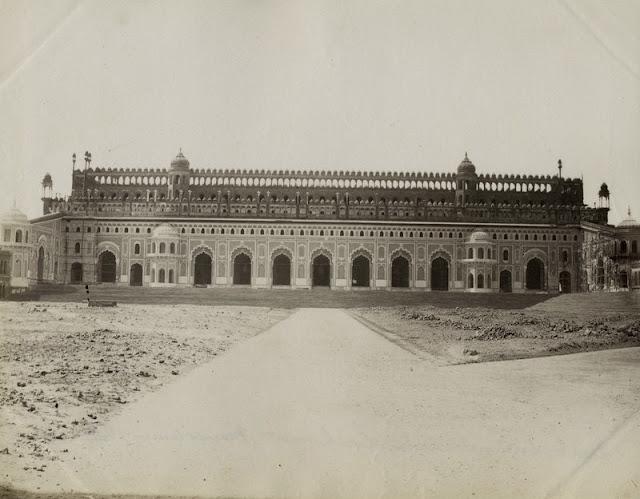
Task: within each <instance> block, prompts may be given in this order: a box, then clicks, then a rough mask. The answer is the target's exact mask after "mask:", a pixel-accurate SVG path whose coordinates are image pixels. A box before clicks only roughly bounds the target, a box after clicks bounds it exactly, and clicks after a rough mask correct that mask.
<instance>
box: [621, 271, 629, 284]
mask: <svg viewBox="0 0 640 499" xmlns="http://www.w3.org/2000/svg"><path fill="white" fill-rule="evenodd" d="M620 287H621V288H628V287H629V278H628V277H627V271H626V270H623V271H622V272H620Z"/></svg>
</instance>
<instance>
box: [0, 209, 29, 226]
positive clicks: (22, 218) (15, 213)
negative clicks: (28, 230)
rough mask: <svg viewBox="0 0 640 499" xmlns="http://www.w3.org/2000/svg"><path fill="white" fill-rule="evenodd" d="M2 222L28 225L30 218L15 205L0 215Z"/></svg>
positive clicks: (0, 221)
mask: <svg viewBox="0 0 640 499" xmlns="http://www.w3.org/2000/svg"><path fill="white" fill-rule="evenodd" d="M0 223H3V224H23V225H28V224H29V219H28V218H27V215H25V214H24V213H22V212H21V211H20V210H19V209H18V208H16V207H15V206H14V207H13V208H11V209H9V210H7V211H5V212H3V213H2V214H1V215H0Z"/></svg>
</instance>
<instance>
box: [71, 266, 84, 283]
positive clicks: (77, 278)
mask: <svg viewBox="0 0 640 499" xmlns="http://www.w3.org/2000/svg"><path fill="white" fill-rule="evenodd" d="M80 282H82V264H81V263H80V262H73V263H72V264H71V284H78V283H80Z"/></svg>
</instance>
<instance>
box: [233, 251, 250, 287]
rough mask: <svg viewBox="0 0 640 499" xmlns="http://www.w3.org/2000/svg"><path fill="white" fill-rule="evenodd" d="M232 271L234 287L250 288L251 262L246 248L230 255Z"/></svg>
mask: <svg viewBox="0 0 640 499" xmlns="http://www.w3.org/2000/svg"><path fill="white" fill-rule="evenodd" d="M231 266H232V269H233V274H232V275H233V284H234V285H236V286H250V285H251V278H252V269H253V262H252V258H251V251H249V250H248V249H247V248H238V249H236V250H235V251H234V252H233V254H232V255H231Z"/></svg>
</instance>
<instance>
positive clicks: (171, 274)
mask: <svg viewBox="0 0 640 499" xmlns="http://www.w3.org/2000/svg"><path fill="white" fill-rule="evenodd" d="M169 282H170V283H173V269H169Z"/></svg>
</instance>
